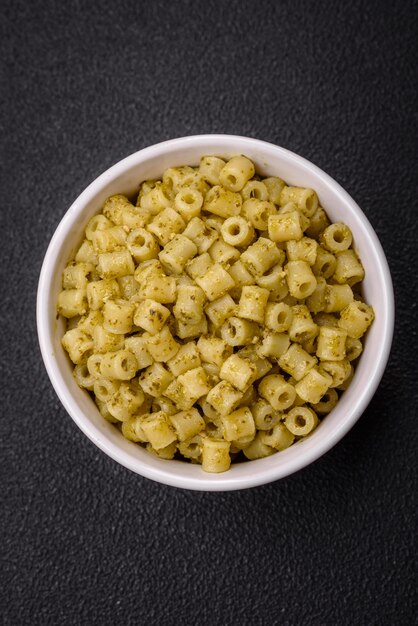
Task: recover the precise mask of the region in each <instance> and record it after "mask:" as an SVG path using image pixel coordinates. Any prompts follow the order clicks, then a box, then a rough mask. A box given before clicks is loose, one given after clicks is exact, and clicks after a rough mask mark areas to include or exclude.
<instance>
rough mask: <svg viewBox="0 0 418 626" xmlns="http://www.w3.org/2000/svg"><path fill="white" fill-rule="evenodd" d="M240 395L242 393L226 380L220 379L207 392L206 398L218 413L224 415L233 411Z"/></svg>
mask: <svg viewBox="0 0 418 626" xmlns="http://www.w3.org/2000/svg"><path fill="white" fill-rule="evenodd" d="M242 396H243V393H242V392H241V391H238V390H237V389H234V387H233V386H232V385H231V384H230V383H229V382H228V381H226V380H221V381H220V382H219V383H218V384H217V385H215V387H212V389H211V390H210V391H209V392H208V394H207V396H206V400H207V402H208V403H209V404H210V405H211V406H212V407H213V408H214V409H215V411H216V412H217V413H219V415H226V414H228V413H231V412H232V411H233V409H234V408H235V407H236V406H237V404H238V403H239V402H240V400H241V399H242Z"/></svg>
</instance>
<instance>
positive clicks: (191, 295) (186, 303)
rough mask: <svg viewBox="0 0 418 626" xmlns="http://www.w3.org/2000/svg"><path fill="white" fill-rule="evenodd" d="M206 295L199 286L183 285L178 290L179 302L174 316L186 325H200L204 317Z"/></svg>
mask: <svg viewBox="0 0 418 626" xmlns="http://www.w3.org/2000/svg"><path fill="white" fill-rule="evenodd" d="M205 301H206V297H205V294H204V292H203V290H202V289H201V288H200V287H197V285H194V286H193V285H181V286H179V287H178V288H177V300H176V303H175V305H174V307H173V314H174V316H175V317H176V319H178V320H179V321H181V322H184V323H185V324H198V323H199V322H200V321H201V320H202V317H203V305H204V303H205Z"/></svg>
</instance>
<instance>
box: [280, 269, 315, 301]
mask: <svg viewBox="0 0 418 626" xmlns="http://www.w3.org/2000/svg"><path fill="white" fill-rule="evenodd" d="M286 272H287V284H288V286H289V293H290V295H291V296H294V297H295V298H302V299H303V298H307V297H308V296H310V295H311V294H312V293H313V292H314V291H315V287H316V278H315V276H314V274H313V273H312V270H311V267H310V265H308V263H306V261H289V263H288V264H287V265H286Z"/></svg>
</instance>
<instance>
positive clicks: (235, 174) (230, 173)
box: [219, 156, 255, 191]
mask: <svg viewBox="0 0 418 626" xmlns="http://www.w3.org/2000/svg"><path fill="white" fill-rule="evenodd" d="M254 172H255V170H254V165H253V163H252V162H251V161H250V159H247V157H245V156H236V157H232V159H230V160H229V161H228V162H227V163H226V164H225V165H224V166H223V168H222V169H221V171H220V172H219V182H220V183H221V185H223V186H224V187H226V189H229V190H230V191H241V189H242V188H243V187H244V185H245V183H246V182H247V181H249V180H250V178H252V177H253V176H254Z"/></svg>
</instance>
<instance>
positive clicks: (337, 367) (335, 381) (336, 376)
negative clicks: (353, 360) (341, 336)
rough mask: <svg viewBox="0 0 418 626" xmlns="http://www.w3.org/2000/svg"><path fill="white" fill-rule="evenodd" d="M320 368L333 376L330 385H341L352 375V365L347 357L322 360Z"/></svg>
mask: <svg viewBox="0 0 418 626" xmlns="http://www.w3.org/2000/svg"><path fill="white" fill-rule="evenodd" d="M319 369H320V370H321V372H322V373H326V374H328V375H329V376H331V377H332V382H331V384H330V387H340V386H341V385H342V384H343V383H344V382H345V381H346V380H347V378H348V377H349V376H350V375H351V372H352V366H351V364H350V361H348V360H347V359H341V360H340V361H321V363H320V366H319Z"/></svg>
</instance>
